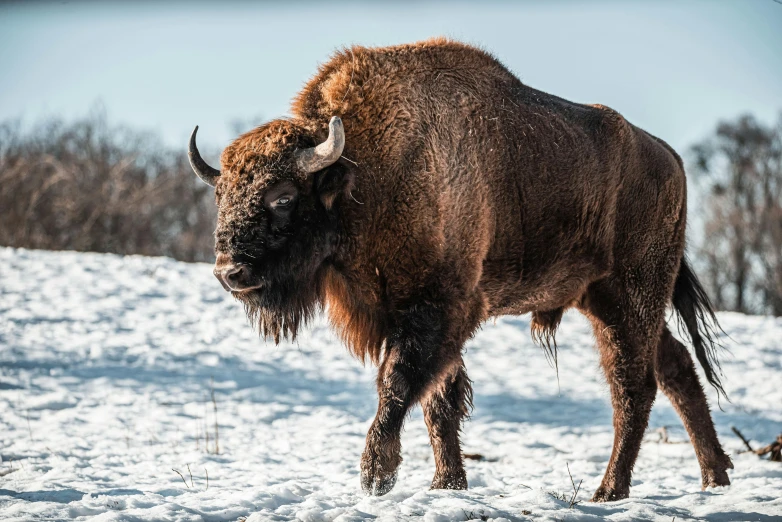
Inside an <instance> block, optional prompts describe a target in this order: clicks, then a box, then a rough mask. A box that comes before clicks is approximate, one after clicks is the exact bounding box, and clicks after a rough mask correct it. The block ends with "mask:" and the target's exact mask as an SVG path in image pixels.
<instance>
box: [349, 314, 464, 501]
mask: <svg viewBox="0 0 782 522" xmlns="http://www.w3.org/2000/svg"><path fill="white" fill-rule="evenodd" d="M446 317H447V313H446V312H445V311H444V310H443V309H442V308H440V307H437V306H434V305H422V306H413V307H411V308H409V309H408V310H407V311H405V312H404V313H402V314H400V315H399V318H398V319H397V321H396V322H397V326H396V328H395V330H394V333H393V334H392V335H391V336H389V338H388V339H387V340H386V351H385V357H384V360H383V363H382V364H381V365H380V369H379V370H378V376H377V390H378V408H377V414H376V415H375V420H374V422H373V423H372V427H371V428H370V429H369V433H368V434H367V442H366V448H365V449H364V453H363V455H362V457H361V487H362V488H363V490H364V491H365V492H366V493H367V494H371V495H384V494H386V493H388V492H389V491H390V490H391V488H393V487H394V484H395V482H396V474H397V468H398V467H399V464H400V463H401V462H402V456H401V449H402V448H401V444H400V434H401V431H402V425H403V423H404V419H405V416H406V415H407V412H408V411H409V410H410V408H411V407H412V406H413V405H414V404H415V403H416V402H418V401H419V400H421V398H422V397H423V396H424V395H425V394H426V393H427V392H428V391H429V390H430V389H431V387H432V385H433V384H434V383H435V382H436V379H437V377H438V376H439V375H441V374H442V373H443V371H445V370H446V369H448V368H452V367H454V365H455V363H456V362H457V361H459V360H460V359H461V357H460V346H458V345H456V344H455V343H453V340H452V339H449V334H448V326H447V324H446V322H447V321H446ZM457 444H458V442H457Z"/></svg>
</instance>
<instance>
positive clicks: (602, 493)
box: [592, 486, 630, 502]
mask: <svg viewBox="0 0 782 522" xmlns="http://www.w3.org/2000/svg"><path fill="white" fill-rule="evenodd" d="M629 496H630V489H629V488H628V489H625V490H615V489H612V488H606V487H604V486H600V487H599V488H597V491H595V494H594V495H593V496H592V502H613V501H614V500H622V499H623V498H627V497H629Z"/></svg>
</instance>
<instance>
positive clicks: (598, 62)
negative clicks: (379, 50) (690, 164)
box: [0, 0, 782, 151]
mask: <svg viewBox="0 0 782 522" xmlns="http://www.w3.org/2000/svg"><path fill="white" fill-rule="evenodd" d="M436 35H445V36H450V37H453V38H457V39H460V40H463V41H466V42H469V43H473V44H477V45H480V46H482V47H484V48H485V49H487V50H490V51H491V52H493V53H494V54H495V55H496V56H497V57H498V58H499V59H500V60H501V61H502V62H503V63H505V65H507V66H508V67H509V68H510V69H511V70H512V71H513V72H515V73H516V74H517V75H518V76H519V77H520V78H521V80H522V81H524V82H525V83H527V84H529V85H531V86H533V87H536V88H539V89H542V90H545V91H548V92H551V93H554V94H557V95H559V96H562V97H565V98H569V99H571V100H574V101H578V102H584V103H602V104H604V105H608V106H610V107H613V108H614V109H616V110H618V111H620V112H621V113H623V114H624V115H625V116H626V117H627V118H628V119H629V120H630V121H632V122H633V123H635V124H636V125H639V126H641V127H643V128H645V129H647V130H648V131H650V132H652V133H654V134H656V135H658V136H659V137H661V138H663V139H665V140H667V141H668V142H670V143H671V144H672V145H673V146H674V147H676V148H678V149H679V150H680V151H684V149H685V148H686V147H687V146H688V145H690V144H691V143H693V142H694V141H696V140H698V139H700V138H702V137H703V136H705V135H706V134H707V133H708V132H709V131H710V130H711V129H712V128H713V127H714V125H715V123H716V122H717V120H719V119H725V118H733V117H735V116H737V115H738V114H740V113H742V112H752V113H754V114H755V115H756V116H758V117H759V118H760V119H761V120H764V121H767V122H771V121H773V120H775V119H776V117H777V114H779V111H780V110H782V4H779V3H776V2H774V1H773V0H725V1H720V0H713V1H707V2H701V1H691V2H690V1H679V2H673V1H664V0H663V1H621V2H620V1H602V2H587V1H547V2H543V1H528V2H495V3H486V2H469V3H468V2H456V3H418V2H412V1H409V2H394V3H391V2H389V3H362V2H340V1H332V2H318V3H315V2H285V3H250V2H238V3H231V2H219V3H217V2H215V3H196V4H186V3H179V2H165V3H163V2H161V3H152V2H135V3H122V2H101V3H98V2H86V3H79V2H61V3H29V2H27V3H3V4H0V119H6V118H12V117H14V118H15V117H21V118H23V119H24V120H25V121H35V120H36V119H37V118H39V117H41V116H44V115H62V116H65V117H67V118H71V117H77V116H82V115H85V114H86V113H87V112H88V111H89V110H90V108H92V107H94V106H95V104H96V102H100V103H102V105H103V106H105V109H106V111H107V112H108V115H109V119H110V121H111V122H113V123H127V124H131V125H133V126H135V127H139V128H144V129H149V130H152V131H155V132H158V133H159V134H160V136H162V138H163V139H164V140H165V142H166V143H167V144H169V145H173V146H180V145H181V146H182V147H184V146H185V143H186V140H187V137H188V135H189V133H190V131H191V130H192V128H193V126H194V125H195V124H199V125H201V132H200V133H199V138H201V140H202V141H203V143H208V144H211V145H213V146H219V147H222V146H225V145H226V144H227V143H228V142H229V140H230V139H231V138H232V137H234V132H233V131H232V129H231V125H229V123H230V122H232V121H235V120H237V119H239V120H245V121H247V120H254V119H256V118H257V117H261V118H263V119H271V118H274V117H277V116H280V115H284V114H286V113H287V111H288V104H289V102H290V100H291V99H292V98H293V96H294V94H295V93H296V92H297V91H298V90H299V89H300V88H301V86H302V85H303V84H304V82H305V81H306V80H307V79H308V78H309V77H310V76H311V75H312V74H313V73H314V72H315V70H316V67H317V64H318V63H321V62H323V61H325V60H327V59H328V57H329V55H330V54H331V53H332V52H333V50H335V49H336V48H339V47H341V46H344V45H349V44H353V43H357V44H363V45H388V44H396V43H402V42H410V41H415V40H420V39H424V38H427V37H430V36H436Z"/></svg>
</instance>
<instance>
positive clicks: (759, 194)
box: [692, 115, 782, 316]
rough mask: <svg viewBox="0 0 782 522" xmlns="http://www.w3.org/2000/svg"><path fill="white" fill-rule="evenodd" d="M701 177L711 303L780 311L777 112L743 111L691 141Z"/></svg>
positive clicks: (780, 140) (781, 127)
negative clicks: (763, 116) (768, 118)
mask: <svg viewBox="0 0 782 522" xmlns="http://www.w3.org/2000/svg"><path fill="white" fill-rule="evenodd" d="M692 152H693V155H694V157H695V167H696V168H695V172H697V173H698V174H699V175H700V177H701V179H703V180H705V181H706V183H707V184H708V192H709V194H708V196H707V197H706V199H705V205H704V212H705V228H704V242H703V249H702V250H703V255H702V256H701V257H702V258H703V259H704V260H705V263H706V278H707V282H708V285H709V286H710V290H711V292H712V295H713V297H714V301H715V304H716V305H717V307H718V308H720V309H723V310H735V311H738V312H744V313H753V312H754V313H770V314H773V315H775V316H780V315H782V115H780V118H779V121H778V122H777V124H776V125H774V126H765V125H763V124H762V123H760V122H758V121H757V120H755V119H754V118H753V117H752V116H749V115H744V116H741V117H740V118H738V119H737V120H736V121H732V122H721V123H720V124H719V125H717V128H716V131H715V133H714V135H713V136H711V137H709V138H708V139H706V140H704V141H703V142H701V143H699V144H697V145H695V146H694V147H693V148H692Z"/></svg>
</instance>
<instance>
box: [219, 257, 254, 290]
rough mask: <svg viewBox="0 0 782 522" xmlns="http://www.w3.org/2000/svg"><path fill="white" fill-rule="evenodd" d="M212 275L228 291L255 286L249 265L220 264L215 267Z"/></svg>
mask: <svg viewBox="0 0 782 522" xmlns="http://www.w3.org/2000/svg"><path fill="white" fill-rule="evenodd" d="M214 275H215V277H216V278H217V280H218V281H220V284H222V285H223V288H225V289H226V290H228V291H231V290H232V291H234V292H238V291H241V290H248V289H251V288H256V287H257V286H258V285H257V284H255V282H254V281H253V277H252V272H251V270H250V267H249V266H247V265H245V264H243V263H230V264H221V265H218V266H216V267H215V269H214Z"/></svg>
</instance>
